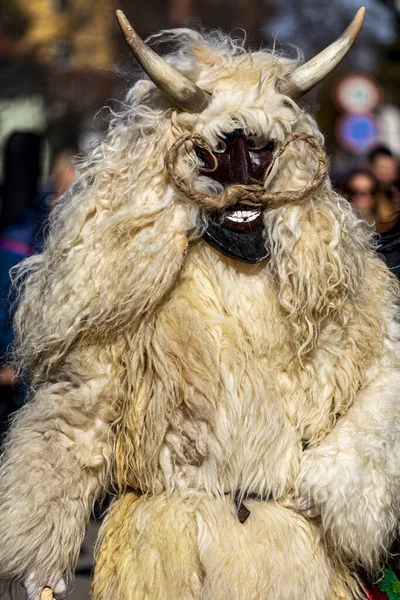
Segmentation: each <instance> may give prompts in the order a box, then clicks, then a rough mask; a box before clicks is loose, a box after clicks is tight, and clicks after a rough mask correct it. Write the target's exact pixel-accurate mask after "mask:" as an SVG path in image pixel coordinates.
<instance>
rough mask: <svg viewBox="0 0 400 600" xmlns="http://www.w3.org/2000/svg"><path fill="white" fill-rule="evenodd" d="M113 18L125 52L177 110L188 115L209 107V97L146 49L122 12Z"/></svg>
mask: <svg viewBox="0 0 400 600" xmlns="http://www.w3.org/2000/svg"><path fill="white" fill-rule="evenodd" d="M116 15H117V20H118V24H119V26H120V27H121V31H122V33H123V34H124V37H125V39H126V41H127V44H128V46H129V48H130V49H131V51H132V53H133V54H134V56H135V58H136V59H137V60H138V62H139V63H140V65H141V66H142V68H143V70H144V71H145V72H146V73H147V75H148V76H149V77H150V79H151V80H152V81H153V83H155V84H156V86H157V87H159V88H160V89H161V90H162V91H163V92H164V94H165V95H166V96H167V97H168V98H169V100H171V102H172V103H173V104H175V106H177V107H178V108H180V109H182V110H184V111H186V112H192V113H195V112H200V111H202V110H203V109H204V108H205V107H206V106H207V104H208V103H209V101H210V95H209V94H208V93H207V92H205V91H204V90H202V89H201V88H199V87H197V85H195V84H194V83H193V82H192V81H190V80H189V79H187V77H185V76H184V75H182V73H179V71H177V70H176V69H174V68H173V67H171V65H169V64H168V63H167V62H165V60H163V59H162V58H161V56H158V54H156V53H155V52H154V51H153V50H152V49H151V48H149V47H148V46H147V45H146V44H145V43H144V41H143V40H142V39H141V38H140V37H139V36H138V34H137V33H136V31H135V30H134V29H133V27H132V26H131V24H130V23H129V21H128V19H127V18H126V17H125V15H124V13H123V12H122V10H117V12H116Z"/></svg>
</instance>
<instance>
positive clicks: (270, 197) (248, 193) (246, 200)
mask: <svg viewBox="0 0 400 600" xmlns="http://www.w3.org/2000/svg"><path fill="white" fill-rule="evenodd" d="M299 141H303V142H305V143H306V144H308V145H309V146H311V148H312V149H313V152H314V156H315V158H316V159H317V161H318V166H317V170H316V171H315V173H314V174H313V176H312V177H311V179H310V181H308V182H307V184H306V185H305V186H304V187H303V188H302V189H301V190H291V191H281V192H268V190H267V189H266V188H265V183H264V184H254V185H230V186H229V187H227V188H226V189H225V190H223V191H222V192H221V193H220V194H218V195H217V196H209V195H208V194H205V193H203V192H199V191H197V190H194V189H193V187H192V186H191V183H190V182H189V181H185V180H184V179H182V177H180V176H179V175H178V174H177V170H176V165H177V162H178V160H179V156H180V150H181V148H182V147H183V146H185V145H187V144H190V145H191V147H190V148H189V149H188V152H190V151H192V150H193V148H194V146H195V145H199V146H202V147H204V148H205V149H206V150H207V151H208V152H210V154H211V155H212V156H214V155H213V152H212V149H211V148H210V147H209V146H208V144H207V142H206V141H205V140H204V138H203V137H202V136H201V135H198V134H194V135H193V134H189V135H184V136H182V137H180V138H178V139H177V140H176V142H175V143H174V144H173V145H172V146H171V148H170V150H169V151H168V154H167V156H166V159H165V167H166V169H167V172H168V175H169V176H170V178H171V180H172V182H173V184H174V186H175V188H176V189H177V190H178V192H180V193H181V194H183V195H184V196H186V197H187V198H189V199H190V200H192V201H193V202H196V203H197V204H199V205H200V206H202V207H203V208H205V209H207V210H211V211H215V210H220V209H226V208H229V207H230V206H233V205H235V204H237V203H238V202H240V203H241V204H248V205H250V206H255V207H262V208H265V207H268V208H278V207H279V206H282V205H284V204H288V203H294V202H301V201H302V200H304V199H305V198H308V197H309V196H310V195H311V194H312V193H313V192H315V191H316V190H317V189H318V188H319V187H321V185H322V184H323V183H324V181H325V178H326V175H327V172H328V159H327V157H326V154H325V151H324V149H323V148H322V146H321V144H320V143H319V142H318V140H317V139H316V138H315V137H313V136H312V135H308V134H302V133H298V134H293V135H291V136H289V137H287V138H286V140H285V141H284V142H283V144H282V145H281V146H280V148H279V149H278V150H277V152H275V154H274V157H273V160H272V162H271V164H270V165H269V167H268V169H267V171H266V174H265V177H264V181H267V179H268V175H269V174H270V173H271V171H272V169H273V167H274V165H275V164H276V161H277V160H278V158H279V157H280V156H282V154H283V153H284V151H285V150H286V148H287V147H288V146H289V144H292V143H293V142H299ZM214 158H215V157H214Z"/></svg>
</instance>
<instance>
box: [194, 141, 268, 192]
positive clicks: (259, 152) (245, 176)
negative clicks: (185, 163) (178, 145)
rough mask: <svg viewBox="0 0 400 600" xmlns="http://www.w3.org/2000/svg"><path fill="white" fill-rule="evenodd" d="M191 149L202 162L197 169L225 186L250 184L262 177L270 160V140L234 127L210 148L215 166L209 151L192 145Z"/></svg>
mask: <svg viewBox="0 0 400 600" xmlns="http://www.w3.org/2000/svg"><path fill="white" fill-rule="evenodd" d="M195 150H196V154H197V156H198V157H199V158H200V160H201V163H202V164H201V166H200V168H199V173H200V174H201V175H207V177H211V179H214V180H215V181H218V182H219V183H221V184H222V185H223V186H224V187H227V186H229V185H234V184H239V185H251V184H254V183H259V182H260V181H262V179H263V178H264V175H265V172H266V170H267V168H268V167H269V165H270V164H271V162H272V158H273V150H274V144H273V142H268V141H266V140H263V139H262V138H259V137H257V136H252V135H247V134H246V133H245V132H244V131H243V130H241V129H237V130H235V131H233V132H232V133H229V134H226V135H225V136H224V138H223V139H221V140H220V141H219V142H218V144H217V147H216V148H215V150H214V151H213V156H214V157H215V159H216V161H217V168H216V169H215V170H213V169H214V167H215V163H214V160H213V156H211V155H210V152H209V151H208V150H206V149H205V148H201V147H200V146H197V147H195Z"/></svg>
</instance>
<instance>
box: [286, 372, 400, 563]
mask: <svg viewBox="0 0 400 600" xmlns="http://www.w3.org/2000/svg"><path fill="white" fill-rule="evenodd" d="M399 395H400V368H399V367H398V366H397V367H395V366H393V365H392V366H391V367H387V368H385V369H382V370H381V372H380V373H379V374H378V375H377V377H376V378H375V380H374V381H373V382H372V383H370V384H369V385H368V386H366V387H365V388H364V389H363V390H361V391H360V392H359V394H358V396H357V398H356V401H355V403H354V405H353V406H352V407H351V409H350V410H349V412H348V413H347V414H346V416H344V417H342V418H341V419H340V420H339V421H338V423H337V425H336V427H335V428H334V429H333V431H332V432H331V433H330V434H329V435H328V436H327V438H326V439H325V440H324V442H323V443H321V445H319V446H318V447H315V448H312V449H310V450H307V451H305V452H304V454H303V464H302V468H301V472H300V477H299V480H298V482H297V488H298V492H299V494H300V496H302V497H304V498H306V499H312V500H313V501H314V502H315V504H316V505H319V507H320V513H321V521H322V528H323V530H324V531H325V533H326V534H327V535H328V538H329V540H330V542H331V543H333V545H334V547H336V549H337V552H338V553H339V554H342V555H343V554H344V555H345V556H346V557H347V559H349V560H351V561H354V562H356V563H358V564H360V565H362V566H363V567H365V568H367V569H373V568H375V567H377V566H378V565H379V561H380V559H382V558H383V557H384V556H385V554H386V553H387V551H388V550H389V547H390V544H391V542H392V540H393V536H394V535H395V532H396V529H397V522H398V518H399V508H400V401H399Z"/></svg>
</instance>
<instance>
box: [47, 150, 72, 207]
mask: <svg viewBox="0 0 400 600" xmlns="http://www.w3.org/2000/svg"><path fill="white" fill-rule="evenodd" d="M74 158H75V154H74V153H72V152H68V151H66V152H60V154H58V155H57V156H56V158H55V159H54V163H53V168H52V170H51V179H52V182H53V193H54V197H55V199H57V198H59V197H60V196H61V195H62V194H63V193H64V192H66V191H67V190H68V189H69V188H70V187H71V185H72V184H73V183H74V181H75V179H76V178H77V175H78V173H77V171H76V168H75V165H74V164H73V161H74Z"/></svg>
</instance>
